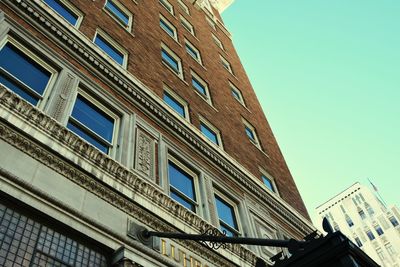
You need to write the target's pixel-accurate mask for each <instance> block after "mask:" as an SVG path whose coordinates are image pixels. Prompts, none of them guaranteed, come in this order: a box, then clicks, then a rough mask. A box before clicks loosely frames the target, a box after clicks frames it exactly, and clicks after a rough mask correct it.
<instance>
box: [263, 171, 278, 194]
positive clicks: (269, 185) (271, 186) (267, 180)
mask: <svg viewBox="0 0 400 267" xmlns="http://www.w3.org/2000/svg"><path fill="white" fill-rule="evenodd" d="M261 177H262V180H263V182H264V185H265V186H266V187H267V188H268V189H269V190H271V191H272V192H275V187H274V183H273V182H272V180H271V179H270V178H268V177H267V176H265V175H262V176H261Z"/></svg>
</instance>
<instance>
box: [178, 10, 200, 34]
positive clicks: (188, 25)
mask: <svg viewBox="0 0 400 267" xmlns="http://www.w3.org/2000/svg"><path fill="white" fill-rule="evenodd" d="M180 18H181V24H182V26H183V28H185V30H187V31H188V32H190V34H192V35H193V36H196V35H195V31H194V27H193V25H192V24H191V23H190V22H189V21H188V20H187V19H185V18H184V17H183V16H182V15H180Z"/></svg>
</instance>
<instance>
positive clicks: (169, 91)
mask: <svg viewBox="0 0 400 267" xmlns="http://www.w3.org/2000/svg"><path fill="white" fill-rule="evenodd" d="M163 88H164V92H166V93H167V94H169V95H170V96H171V97H172V98H173V99H174V100H175V101H176V102H178V103H179V104H181V105H182V106H183V109H184V112H185V115H184V117H182V116H181V115H180V114H179V113H177V112H176V111H175V110H174V109H173V108H171V107H170V106H169V105H168V104H167V103H165V104H166V105H167V106H168V108H169V109H171V110H172V111H173V112H174V113H175V114H177V115H178V116H179V117H181V118H184V119H185V120H187V121H190V114H189V105H188V103H187V102H186V101H185V100H183V98H182V97H180V96H179V95H178V94H176V93H175V92H174V91H173V90H172V89H171V88H169V87H168V86H167V85H165V84H164V86H163ZM163 98H164V95H163Z"/></svg>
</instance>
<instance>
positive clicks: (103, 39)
mask: <svg viewBox="0 0 400 267" xmlns="http://www.w3.org/2000/svg"><path fill="white" fill-rule="evenodd" d="M94 43H95V44H96V45H97V46H98V47H99V48H100V49H101V50H103V51H104V52H105V53H106V54H107V55H109V56H110V57H111V58H112V59H113V60H114V61H115V62H117V63H118V64H120V65H122V66H123V67H126V58H127V53H126V52H125V51H123V49H122V48H121V47H119V45H117V44H116V42H115V41H113V40H112V39H111V38H110V37H108V36H107V35H105V34H104V33H100V32H97V33H96V36H95V38H94Z"/></svg>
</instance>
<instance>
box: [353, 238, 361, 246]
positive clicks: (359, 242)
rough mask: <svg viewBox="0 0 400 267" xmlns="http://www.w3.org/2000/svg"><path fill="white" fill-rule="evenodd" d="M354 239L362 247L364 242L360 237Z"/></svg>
mask: <svg viewBox="0 0 400 267" xmlns="http://www.w3.org/2000/svg"><path fill="white" fill-rule="evenodd" d="M354 240H355V241H356V243H357V246H358V247H360V248H361V247H362V245H363V244H362V242H361V240H360V238H358V237H355V238H354Z"/></svg>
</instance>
